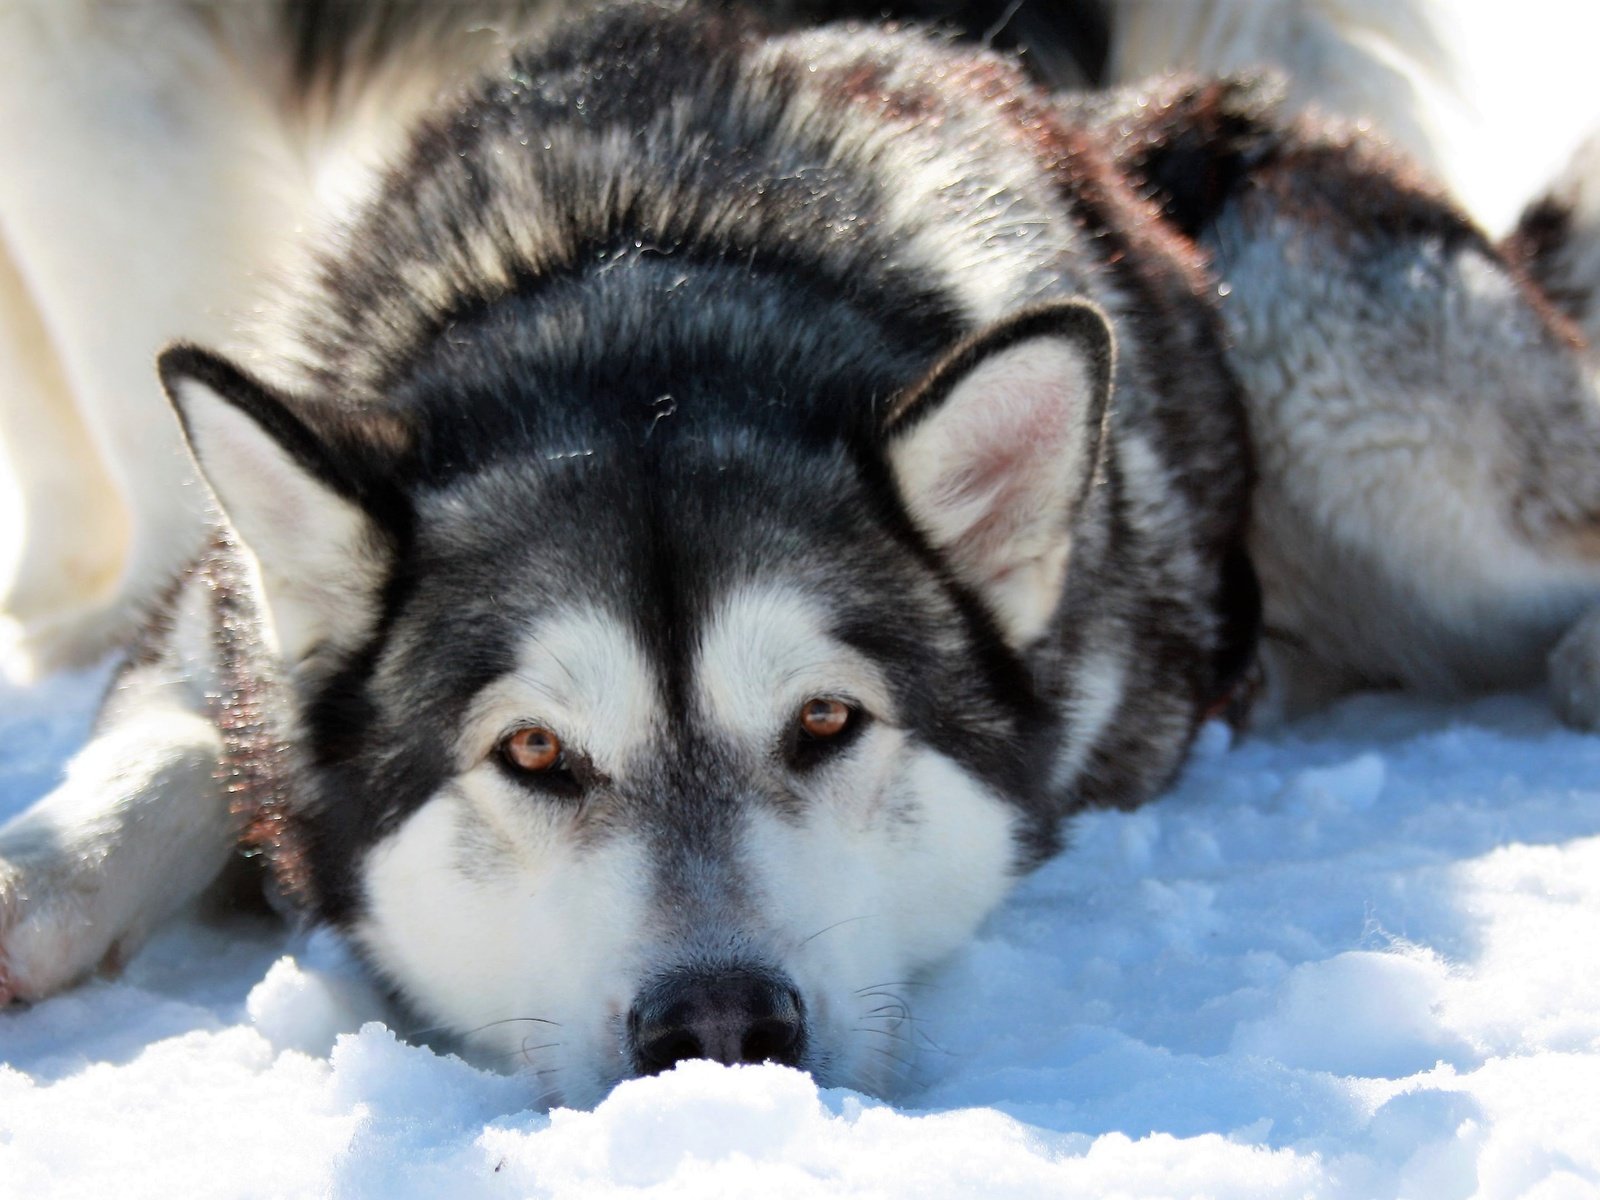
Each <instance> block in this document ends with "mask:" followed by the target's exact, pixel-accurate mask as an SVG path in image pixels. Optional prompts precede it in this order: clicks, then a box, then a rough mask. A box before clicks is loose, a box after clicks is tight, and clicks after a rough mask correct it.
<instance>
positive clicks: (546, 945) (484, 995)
mask: <svg viewBox="0 0 1600 1200" xmlns="http://www.w3.org/2000/svg"><path fill="white" fill-rule="evenodd" d="M661 710H662V706H661V702H660V692H659V688H658V686H657V683H656V681H655V677H654V675H653V673H652V672H651V670H650V667H649V665H648V663H647V661H646V659H645V657H644V655H643V653H642V651H641V650H640V649H639V647H638V644H637V643H636V641H635V640H634V639H633V637H632V636H631V634H630V633H629V632H628V630H627V629H626V627H625V626H623V625H622V624H621V623H620V622H618V621H617V620H615V619H613V618H612V617H610V616H609V615H607V614H605V613H603V612H599V611H568V612H563V613H558V614H556V615H554V616H552V617H551V618H549V619H547V620H545V621H543V622H541V623H540V624H539V625H538V626H537V627H536V628H534V629H533V630H531V631H530V632H529V633H528V635H527V636H526V637H525V639H524V641H523V643H522V645H521V647H520V650H519V653H518V658H517V664H516V667H515V668H514V669H513V670H512V671H511V672H509V673H508V674H507V675H505V676H503V677H502V678H500V679H498V680H496V681H495V682H494V683H492V684H490V685H489V686H488V687H486V688H485V689H484V690H483V691H482V692H481V693H480V694H479V695H478V696H477V698H476V699H475V700H474V701H473V703H472V705H471V707H470V709H469V711H468V714H467V718H466V721H465V723H464V725H463V727H462V732H461V736H460V737H459V739H458V741H457V755H458V766H459V771H460V773H459V774H458V775H457V776H456V777H455V778H454V779H453V780H452V781H451V782H450V783H449V784H448V785H447V786H446V787H445V788H444V789H443V790H441V791H440V792H439V793H438V794H437V795H436V796H435V797H434V798H433V799H432V800H430V801H429V802H428V803H427V804H425V805H424V806H423V807H422V808H421V809H419V810H418V811H417V812H416V813H415V814H413V815H412V816H411V817H410V818H409V819H408V820H407V821H406V822H405V823H404V824H403V825H401V827H400V829H399V830H398V831H397V832H396V833H394V834H393V835H391V836H390V837H389V838H388V839H387V840H386V841H384V842H383V843H381V844H380V845H379V846H377V847H376V848H375V849H374V850H373V851H372V852H371V854H370V855H369V857H368V859H367V860H366V863H365V865H364V870H363V878H364V880H365V898H366V901H367V905H366V914H365V916H364V917H363V919H362V920H361V922H360V924H359V925H358V928H357V936H358V938H359V939H360V941H361V942H362V944H363V945H364V946H365V947H366V948H367V951H368V953H369V954H370V955H371V957H372V959H373V961H374V962H375V963H376V964H377V965H378V966H379V967H380V969H382V970H383V971H384V972H385V973H386V974H387V975H388V976H389V977H390V978H391V979H392V980H393V981H394V982H395V983H396V984H397V985H398V986H399V987H400V988H401V990H402V991H403V992H404V993H405V994H406V995H407V997H408V998H409V999H410V1000H411V1001H412V1002H413V1003H414V1004H415V1006H416V1007H417V1008H418V1009H419V1010H420V1012H422V1013H423V1014H425V1015H426V1016H427V1018H428V1019H429V1021H430V1022H432V1023H437V1024H441V1025H443V1026H445V1027H446V1028H447V1029H448V1030H450V1031H452V1032H454V1033H458V1034H466V1035H468V1036H467V1040H468V1042H469V1043H470V1044H472V1045H473V1046H475V1047H476V1048H478V1049H479V1050H481V1051H483V1052H484V1053H485V1054H486V1056H487V1057H488V1058H489V1059H490V1060H498V1065H499V1066H501V1067H502V1068H506V1069H512V1070H531V1071H533V1072H534V1073H535V1074H536V1075H537V1076H538V1078H539V1079H540V1081H541V1087H542V1088H543V1094H536V1095H535V1096H534V1099H536V1100H540V1101H544V1102H553V1101H554V1100H560V1101H561V1102H563V1103H569V1104H574V1103H575V1104H583V1103H590V1102H593V1101H596V1100H598V1099H599V1098H600V1096H601V1095H602V1094H603V1092H604V1089H605V1087H606V1086H608V1085H609V1083H610V1082H612V1081H614V1080H615V1079H616V1078H617V1077H618V1076H619V1075H620V1074H622V1073H624V1070H625V1066H624V1063H623V1062H622V1058H621V1039H620V1035H621V1031H622V1019H623V1017H624V1016H625V1014H626V1011H627V1008H628V1005H629V1004H630V1003H631V1002H632V999H633V994H634V992H635V990H636V988H637V981H638V979H639V976H640V973H641V969H640V967H639V966H638V963H637V959H638V955H639V952H640V945H641V939H642V938H643V937H644V932H645V930H646V929H647V927H648V925H647V921H648V912H647V896H646V885H647V882H648V880H649V878H650V871H649V863H648V859H647V855H646V852H645V850H644V849H643V847H642V844H641V842H640V841H639V840H637V839H634V838H632V837H629V836H628V835H627V834H625V833H618V832H617V831H615V830H612V829H606V830H603V831H600V830H591V831H590V834H591V836H587V837H586V836H584V831H583V824H582V811H581V809H580V807H579V803H580V802H579V801H577V800H575V799H571V798H567V797H563V796H560V795H555V794H547V793H543V792H541V791H540V790H539V789H538V787H537V786H536V785H529V784H523V783H519V782H517V781H516V780H515V779H513V778H512V777H511V776H509V775H508V774H507V773H506V771H505V770H504V768H503V767H501V766H500V765H499V763H498V762H497V761H496V760H495V757H494V756H495V753H496V749H495V748H496V745H497V743H498V742H499V740H500V738H502V737H503V736H504V735H505V734H506V733H507V732H508V731H510V730H511V729H513V728H515V727H516V726H518V725H523V724H539V725H544V726H547V727H549V728H551V729H552V730H554V731H555V732H556V734H557V735H558V736H559V737H560V738H561V740H562V742H563V744H564V745H565V746H566V748H567V751H568V752H569V753H571V754H581V755H583V756H585V757H586V758H588V759H589V760H590V761H591V762H593V764H594V765H595V767H596V768H597V769H599V770H600V771H602V772H605V773H607V774H616V775H618V776H620V775H621V774H623V772H624V770H625V766H626V763H627V760H628V759H629V758H630V757H631V756H632V755H633V754H634V753H635V752H636V751H637V750H638V749H639V748H640V747H641V746H643V745H645V744H646V743H647V742H648V740H649V739H650V738H651V737H652V736H653V731H654V730H655V727H656V723H657V722H658V721H659V719H660V713H661ZM527 1018H531V1019H527Z"/></svg>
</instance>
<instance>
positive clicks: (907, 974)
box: [743, 736, 1016, 1094]
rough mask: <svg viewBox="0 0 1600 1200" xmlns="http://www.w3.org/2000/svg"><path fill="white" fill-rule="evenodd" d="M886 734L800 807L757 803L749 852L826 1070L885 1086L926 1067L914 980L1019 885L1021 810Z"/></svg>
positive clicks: (780, 955) (869, 1087) (748, 862)
mask: <svg viewBox="0 0 1600 1200" xmlns="http://www.w3.org/2000/svg"><path fill="white" fill-rule="evenodd" d="M863 740H865V739H863ZM878 740H879V741H880V742H881V743H887V744H882V745H879V746H875V747H866V746H864V747H863V748H862V757H863V758H864V759H865V760H866V761H865V762H863V763H862V768H861V769H860V770H853V771H850V772H840V773H839V774H838V775H837V776H836V777H835V778H833V779H830V780H829V781H828V782H827V783H825V784H823V785H821V787H820V789H819V792H820V794H819V795H818V796H817V797H816V802H814V803H813V804H811V805H809V806H808V807H807V808H806V809H805V811H804V813H803V814H802V815H801V817H800V818H799V819H798V820H795V819H793V818H791V817H786V816H780V815H778V814H776V813H772V812H767V811H761V810H754V811H752V813H751V814H750V818H749V822H748V825H747V827H746V829H747V832H746V837H745V841H744V846H743V850H744V855H743V857H744V866H745V871H746V874H747V880H748V883H749V884H750V888H751V892H752V894H753V895H754V896H755V897H757V899H756V903H757V904H758V905H759V906H760V908H761V914H760V915H761V918H762V920H763V925H764V926H765V927H766V928H768V929H769V930H770V933H769V935H768V936H769V937H770V938H771V940H772V944H773V951H774V954H775V964H774V965H776V966H777V967H779V968H780V969H781V970H783V971H784V972H786V973H787V974H788V975H789V976H790V978H791V979H793V980H794V982H795V984H796V986H797V987H798V988H799V989H800V993H801V995H802V997H804V1000H805V1003H806V1008H807V1014H808V1020H809V1022H810V1029H809V1035H810V1046H811V1054H812V1056H813V1062H814V1065H815V1066H816V1067H817V1069H818V1070H819V1073H820V1074H821V1075H822V1077H823V1080H824V1082H826V1083H828V1084H834V1085H846V1086H851V1087H858V1088H862V1089H864V1090H866V1091H869V1092H874V1093H877V1094H883V1093H885V1092H890V1091H893V1090H894V1088H895V1087H896V1086H897V1085H899V1084H902V1083H904V1082H905V1081H906V1079H907V1077H908V1075H909V1074H910V1073H911V1072H912V1071H913V1070H914V1067H915V1064H914V1061H913V1059H914V1046H913V1043H912V1041H911V1040H910V1026H909V1025H908V1024H907V1023H906V1022H905V1020H904V1017H905V1016H906V1015H909V1012H910V1007H911V1005H912V1003H914V993H908V992H907V991H906V990H904V988H903V984H904V983H905V982H906V981H910V980H913V979H914V978H915V976H916V975H917V973H918V972H920V971H923V970H925V969H926V968H928V967H930V966H933V965H934V964H936V963H937V962H939V960H941V959H942V958H944V957H945V956H947V955H949V954H950V953H952V952H953V951H954V950H956V949H957V948H958V947H960V946H961V945H962V944H963V943H964V942H965V941H966V940H967V939H968V938H970V937H971V936H972V933H973V931H974V930H975V929H976V928H977V926H978V924H979V922H981V921H982V920H983V918H984V917H985V916H986V915H987V914H988V913H989V912H990V911H992V910H993V908H994V907H995V905H997V904H998V903H999V902H1000V900H1001V899H1002V898H1003V897H1004V896H1005V894H1006V892H1007V891H1008V890H1009V888H1010V885H1011V883H1012V880H1013V879H1014V864H1015V857H1016V842H1015V840H1014V839H1015V819H1016V818H1015V812H1014V810H1013V809H1011V808H1010V807H1009V806H1008V805H1007V804H1006V803H1005V802H1004V801H1003V800H1002V799H1000V798H999V797H998V796H996V795H995V794H994V793H993V792H991V791H990V790H989V789H987V788H986V787H984V786H983V784H982V783H980V782H979V781H978V780H977V779H975V778H973V777H972V776H971V775H970V774H968V773H967V772H966V771H964V770H963V769H962V768H961V767H960V766H958V765H957V764H956V763H954V762H953V761H952V760H950V759H949V758H947V757H945V756H944V755H942V754H939V753H938V752H936V751H934V750H931V749H928V748H927V747H923V746H918V745H915V744H914V743H910V742H906V741H903V740H902V739H900V738H899V737H898V736H895V737H892V738H891V737H884V738H880V739H878ZM874 993H875V994H874ZM901 1004H904V1005H905V1008H904V1009H902V1008H901V1007H900V1005H901Z"/></svg>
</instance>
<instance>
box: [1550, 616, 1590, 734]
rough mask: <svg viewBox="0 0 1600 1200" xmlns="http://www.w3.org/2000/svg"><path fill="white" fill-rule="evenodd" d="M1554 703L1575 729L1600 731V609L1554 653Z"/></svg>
mask: <svg viewBox="0 0 1600 1200" xmlns="http://www.w3.org/2000/svg"><path fill="white" fill-rule="evenodd" d="M1549 678H1550V702H1551V704H1552V705H1553V706H1554V707H1555V710H1556V713H1557V714H1558V715H1559V716H1560V717H1561V719H1562V720H1563V721H1565V722H1566V723H1567V724H1568V725H1571V726H1572V727H1573V728H1574V729H1589V730H1600V608H1594V609H1591V610H1590V611H1589V612H1588V613H1586V614H1584V616H1583V617H1581V618H1580V619H1579V620H1578V622H1577V624H1575V625H1574V626H1573V627H1572V628H1571V629H1569V630H1567V632H1566V634H1565V635H1564V636H1563V637H1562V639H1561V640H1560V641H1559V642H1557V643H1556V645H1555V649H1553V650H1551V651H1550V658H1549Z"/></svg>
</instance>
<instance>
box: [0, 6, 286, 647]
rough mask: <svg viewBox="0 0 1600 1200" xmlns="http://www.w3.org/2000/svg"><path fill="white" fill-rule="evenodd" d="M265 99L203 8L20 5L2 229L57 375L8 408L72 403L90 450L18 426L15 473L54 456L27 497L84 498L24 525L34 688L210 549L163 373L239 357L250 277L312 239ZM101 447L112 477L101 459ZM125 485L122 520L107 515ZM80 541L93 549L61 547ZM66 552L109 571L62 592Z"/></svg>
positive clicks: (15, 598)
mask: <svg viewBox="0 0 1600 1200" xmlns="http://www.w3.org/2000/svg"><path fill="white" fill-rule="evenodd" d="M264 91H265V89H263V88H262V87H261V86H260V85H259V83H258V82H256V81H254V80H252V78H251V77H250V76H248V75H246V74H244V73H243V71H242V68H241V67H239V66H238V65H237V63H236V62H235V61H233V60H231V59H230V57H229V56H228V55H226V54H225V53H224V52H223V50H222V49H221V43H220V42H219V40H218V39H217V38H216V37H215V36H214V34H213V32H212V31H211V30H210V28H209V27H208V26H207V23H206V22H205V21H202V20H199V19H197V18H196V17H195V16H194V14H193V13H189V12H186V11H185V10H184V8H183V6H178V5H167V4H137V5H112V4H97V3H92V2H90V3H78V2H73V0H65V2H62V3H54V4H45V3H37V2H32V3H21V4H12V5H5V6H0V113H3V114H4V115H5V119H4V120H0V161H4V162H5V164H6V169H5V170H4V171H0V224H3V227H4V229H5V236H6V239H7V245H8V252H9V256H10V260H11V261H10V267H9V270H10V271H11V272H12V277H13V279H14V280H20V281H22V284H21V286H22V287H23V288H24V289H25V293H26V298H27V300H28V301H31V304H32V318H31V321H29V322H28V323H27V324H25V325H24V326H23V327H22V330H23V331H22V332H20V333H19V332H15V331H14V332H13V333H12V334H10V335H9V336H10V338H11V339H12V340H13V341H19V342H23V343H34V342H37V343H38V345H39V347H40V351H39V352H44V353H49V354H50V355H51V357H52V358H53V360H54V363H53V366H52V367H50V368H49V371H48V375H49V378H50V379H51V383H50V384H49V385H48V386H47V387H46V388H45V390H44V391H43V392H40V391H39V390H38V385H37V384H35V385H34V387H33V389H32V390H30V389H28V388H24V389H22V390H20V391H15V392H14V393H13V398H12V401H10V402H9V407H11V408H13V409H16V408H19V407H20V408H27V407H29V406H30V405H32V404H34V403H35V401H30V400H29V398H28V397H29V396H30V395H35V396H42V397H43V399H42V400H41V401H39V402H37V403H38V407H40V408H41V409H43V408H45V407H53V406H56V405H59V404H60V403H62V401H63V400H65V399H66V397H68V396H70V398H71V402H72V403H73V404H75V405H76V407H77V410H78V419H77V422H76V429H77V430H78V435H77V436H76V437H69V436H67V435H66V434H65V433H64V432H63V431H64V430H66V429H69V428H73V427H74V421H73V418H71V417H70V416H65V415H56V416H49V417H44V416H40V417H39V418H38V419H39V420H41V421H45V422H53V424H54V428H55V429H56V430H57V434H56V436H55V437H54V438H53V439H51V440H46V441H44V442H36V441H31V440H28V441H20V442H19V441H18V440H17V439H18V438H19V437H26V438H31V437H32V433H31V432H29V431H28V429H27V427H25V426H22V425H19V424H18V422H17V421H15V420H12V419H11V418H7V425H8V429H7V437H8V440H10V441H11V443H12V445H13V446H14V447H16V448H15V449H14V450H13V451H12V454H13V457H15V456H17V455H26V456H27V457H29V458H30V459H33V460H36V461H34V462H31V463H30V464H29V465H28V466H27V467H25V468H22V476H21V478H20V480H19V482H20V486H21V488H22V489H23V491H24V492H25V493H26V492H32V491H34V488H35V485H34V482H33V481H34V480H35V479H37V478H40V477H45V478H50V477H53V478H55V479H56V480H57V483H56V485H55V486H56V487H57V488H58V489H61V490H66V491H69V492H71V491H74V490H81V494H80V495H77V496H75V497H73V498H72V499H71V500H70V501H69V502H68V503H67V504H66V505H65V506H63V507H60V508H57V507H54V506H53V503H54V502H46V501H45V500H44V499H43V497H42V496H40V497H38V498H37V499H30V502H29V503H28V504H27V506H26V507H25V508H24V510H23V512H22V519H23V521H24V531H23V534H22V538H21V541H22V544H23V545H24V546H40V547H41V549H40V550H39V551H37V552H35V555H34V557H24V559H23V561H22V562H21V563H20V564H19V566H20V570H19V573H18V578H17V579H16V581H15V583H14V585H13V587H12V589H11V602H10V610H11V614H12V617H13V619H15V620H16V621H17V622H18V623H19V625H20V633H21V637H20V640H19V642H18V644H17V646H16V653H15V655H14V659H15V661H14V663H13V669H14V670H18V671H19V673H23V674H26V673H39V672H42V671H45V670H48V669H51V668H53V667H56V666H61V665H66V664H71V663H75V662H81V661H84V660H86V659H91V658H93V657H95V656H97V655H98V654H100V653H103V652H104V651H105V650H107V649H109V648H110V647H111V646H113V645H115V644H118V643H120V642H124V641H126V639H127V637H128V636H129V634H130V633H131V632H132V630H133V629H134V628H136V627H137V625H138V623H139V622H140V621H141V620H142V619H143V613H144V612H145V611H146V609H147V608H148V606H149V603H150V601H151V599H152V598H153V597H154V596H156V595H157V594H158V593H159V592H160V591H161V590H162V589H164V588H165V587H166V586H168V584H169V582H170V580H171V578H172V576H173V574H174V573H175V572H176V571H177V570H178V569H179V568H180V567H181V566H182V564H184V563H185V562H186V561H188V560H189V559H190V558H191V557H192V556H193V554H194V553H195V550H196V549H197V546H198V543H199V540H200V537H201V529H202V521H201V515H202V512H203V510H204V507H205V504H206V494H205V492H204V490H203V489H202V488H201V486H200V485H199V483H198V482H197V481H196V479H195V477H194V473H193V468H192V465H191V463H190V461H189V458H188V455H187V454H186V452H185V451H184V449H183V447H182V443H181V440H180V437H179V431H178V426H177V422H176V421H174V420H173V419H172V415H171V412H170V410H169V409H168V407H167V405H166V402H165V401H164V400H163V398H162V396H161V392H160V390H159V388H158V387H157V384H156V379H155V372H154V367H153V362H154V357H155V352H156V350H157V349H159V348H160V346H161V345H162V344H163V343H165V342H167V341H169V340H171V339H172V338H174V337H194V338H212V339H221V340H226V335H227V333H228V317H227V314H228V313H230V312H231V311H233V310H234V309H235V308H236V307H241V306H242V303H243V301H244V298H245V295H246V292H245V288H246V285H247V283H248V280H249V270H250V268H251V266H252V265H253V263H255V262H259V261H263V258H262V256H263V255H264V254H266V253H269V252H270V250H271V249H272V248H273V247H276V246H278V245H281V243H282V240H283V237H284V236H285V235H286V234H287V233H288V230H289V227H290V226H291V225H292V222H293V218H294V215H295V214H294V206H293V205H292V204H286V203H284V201H283V197H282V195H281V194H280V193H281V189H282V188H283V186H284V183H285V182H287V183H289V184H290V186H293V184H294V181H295V179H296V175H297V171H296V170H295V167H294V164H293V163H292V162H290V163H288V164H286V163H285V154H284V151H283V149H282V147H283V145H284V140H283V137H282V134H281V131H280V129H279V126H278V122H277V121H276V120H275V119H274V117H273V116H272V114H271V113H270V111H269V97H267V96H266V95H265V94H264ZM13 287H15V285H13ZM8 316H9V314H8ZM30 326H31V329H32V332H28V329H29V327H30ZM45 346H48V347H49V350H48V351H44V350H43V347H45ZM28 354H29V355H31V356H33V357H36V353H35V351H33V350H32V349H29V350H28ZM25 361H29V360H25ZM34 374H37V371H35V372H34ZM34 415H37V414H34ZM30 419H32V417H31V416H30ZM85 433H86V434H87V440H88V441H90V442H92V444H93V445H94V446H95V448H96V449H97V450H98V452H99V456H100V462H101V463H103V464H104V466H103V467H102V466H101V465H100V463H96V462H94V461H93V459H92V457H91V456H85V455H84V454H83V450H84V445H83V443H84V441H85V437H84V436H83V435H84V434H85ZM106 473H109V478H110V482H111V484H112V486H114V488H115V491H116V493H117V496H118V497H119V499H120V504H121V506H122V507H123V509H124V513H125V515H124V517H123V518H122V519H121V520H114V519H110V518H108V515H107V509H108V507H109V505H108V504H107V502H106V497H105V491H106V484H105V475H106ZM124 529H125V530H126V533H124ZM59 539H67V540H69V541H72V540H81V541H85V542H88V543H91V544H90V545H88V546H85V547H75V548H73V549H72V550H71V551H68V550H66V549H65V548H52V547H51V543H53V542H55V541H57V540H59ZM124 541H125V543H126V548H125V550H124V548H123V543H124ZM51 554H55V555H58V556H63V555H64V556H68V557H70V556H73V555H76V556H79V557H81V558H82V559H83V560H84V561H85V562H86V563H87V564H89V565H88V567H87V569H86V570H84V571H77V572H68V573H65V574H55V572H56V571H57V567H58V564H57V563H52V562H51V559H50V555H51ZM119 560H120V571H119V573H118V575H117V578H116V579H115V580H114V581H108V580H107V579H106V573H107V569H108V567H110V566H111V565H112V564H114V563H117V562H118V561H119ZM52 574H55V577H54V578H48V577H47V576H49V575H52Z"/></svg>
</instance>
